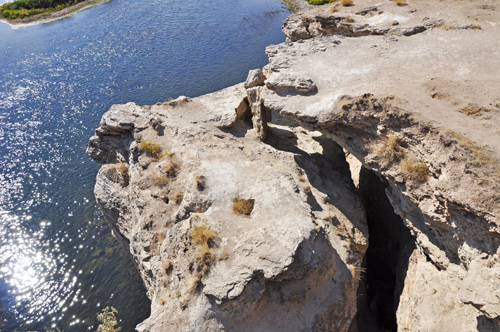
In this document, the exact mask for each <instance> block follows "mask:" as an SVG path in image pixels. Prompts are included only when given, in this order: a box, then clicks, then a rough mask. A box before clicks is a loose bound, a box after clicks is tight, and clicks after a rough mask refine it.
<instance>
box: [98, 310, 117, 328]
mask: <svg viewBox="0 0 500 332" xmlns="http://www.w3.org/2000/svg"><path fill="white" fill-rule="evenodd" d="M117 313H118V311H117V310H116V309H115V308H113V307H106V308H105V309H103V310H102V312H101V313H100V314H98V315H97V320H98V321H99V323H101V324H99V326H98V327H97V332H119V331H120V330H121V327H118V326H117V325H118V320H117V318H116V314H117Z"/></svg>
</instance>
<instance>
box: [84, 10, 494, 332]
mask: <svg viewBox="0 0 500 332" xmlns="http://www.w3.org/2000/svg"><path fill="white" fill-rule="evenodd" d="M490 6H492V7H490ZM495 6H496V4H495V3H494V2H493V1H491V0H487V1H486V2H481V3H478V2H476V1H469V2H461V3H460V4H459V5H456V3H452V2H450V1H448V0H444V1H440V2H436V1H426V0H425V1H424V2H419V3H408V4H407V5H404V6H397V5H395V4H394V2H384V3H378V4H376V3H374V2H373V1H365V2H364V3H362V4H360V6H359V7H358V4H357V3H356V4H355V6H352V7H346V8H343V7H342V8H340V9H339V10H338V11H336V12H334V13H330V9H331V8H332V5H331V4H329V5H326V6H324V7H319V8H317V9H315V10H314V11H310V12H306V13H301V14H297V15H292V16H291V17H290V18H289V19H287V21H286V22H285V23H284V26H283V31H284V32H285V34H286V35H287V39H288V42H286V43H283V44H280V45H271V46H269V47H268V48H267V49H266V53H267V55H268V56H269V64H268V65H266V66H265V67H264V68H263V69H262V72H263V73H264V75H265V76H266V77H267V80H266V82H265V86H256V87H253V88H249V89H248V90H245V89H244V87H243V85H238V86H235V87H230V88H228V89H225V90H222V91H220V92H216V93H214V94H210V95H207V96H202V97H199V98H194V99H192V100H189V101H186V102H182V103H178V104H175V105H170V104H168V103H166V104H159V105H154V106H152V107H150V108H148V110H145V109H143V108H141V107H139V106H137V105H135V104H127V105H117V106H114V108H112V110H110V112H109V113H110V114H106V115H105V116H104V117H103V122H102V124H101V127H100V128H99V129H98V130H96V136H94V137H92V138H91V141H90V143H89V148H88V154H89V155H90V156H91V157H93V158H94V159H96V161H98V162H101V163H109V164H107V165H105V166H104V167H103V168H102V169H101V171H100V172H99V175H98V178H97V183H96V188H95V194H96V198H97V201H98V204H99V206H100V207H101V209H102V211H103V213H104V215H105V217H106V219H107V220H108V222H109V223H110V226H111V228H112V230H113V233H114V234H115V236H116V237H117V238H118V239H119V241H120V243H121V244H122V246H123V247H124V248H125V250H127V251H128V252H130V254H131V257H133V259H134V262H135V263H136V265H137V266H138V269H139V271H140V272H141V275H142V277H143V279H144V282H145V285H146V288H147V290H148V295H149V296H150V298H151V299H152V314H151V317H150V318H149V319H148V320H146V321H145V322H144V323H142V324H141V325H140V326H139V327H138V329H139V330H140V331H163V330H168V331H347V330H348V329H349V332H372V331H373V332H380V331H381V330H380V329H379V328H378V326H377V321H376V320H375V319H374V318H373V317H374V316H373V315H374V314H376V312H377V311H380V310H385V309H386V308H382V307H380V306H377V304H380V303H383V302H380V301H375V300H373V301H371V302H370V301H368V300H367V299H366V296H365V295H363V293H365V294H366V292H367V291H370V289H372V290H373V289H374V288H377V287H379V285H374V284H371V285H370V284H368V283H366V282H365V281H364V280H363V281H362V282H361V288H360V289H359V290H358V293H359V298H358V299H356V290H357V288H358V280H359V277H360V273H361V271H362V269H361V265H362V263H361V262H362V260H363V257H364V253H365V250H366V247H367V236H368V235H367V226H366V224H365V222H364V220H365V216H364V212H363V207H362V206H361V203H360V200H359V197H358V196H357V194H356V191H355V189H354V187H353V183H352V181H351V180H350V179H349V170H348V168H347V164H346V162H345V159H344V157H343V151H342V149H341V148H340V147H339V145H340V146H342V147H343V148H344V149H345V150H347V151H349V152H350V156H349V158H350V159H352V158H353V157H355V158H356V159H358V160H359V161H360V162H361V164H362V165H363V168H361V169H362V170H364V171H366V169H369V170H372V171H373V172H375V173H376V175H377V176H378V177H380V178H382V179H384V180H385V181H386V182H384V183H385V187H383V188H382V192H384V191H385V196H387V205H388V206H392V208H393V211H392V212H393V213H392V214H394V212H395V213H396V214H397V215H398V216H399V217H400V219H401V220H400V221H399V222H400V224H401V225H403V223H404V226H405V227H407V228H408V229H409V230H410V232H411V235H409V237H411V238H412V239H413V238H414V242H415V243H413V242H411V244H412V246H406V244H408V243H406V242H404V241H400V242H398V243H399V244H398V245H401V246H403V245H405V246H404V248H403V249H401V248H394V249H393V250H394V252H395V253H396V256H395V258H394V257H393V259H395V260H396V262H392V265H390V266H397V270H398V271H396V279H397V280H396V281H395V282H396V287H395V288H394V292H393V293H392V294H391V296H394V295H396V296H398V298H397V304H398V306H397V312H396V314H395V316H396V317H395V319H396V318H397V325H398V326H397V330H398V331H464V332H465V331H479V332H486V331H488V332H489V331H500V325H499V322H500V295H499V294H498V290H499V289H500V258H499V254H500V252H499V244H500V217H499V216H500V195H499V194H498V193H499V188H500V180H499V174H500V170H499V168H498V164H499V163H498V160H499V158H500V144H498V142H500V131H499V129H498V128H500V125H499V124H500V52H496V51H495V50H500V39H499V38H498V36H499V35H500V30H499V29H500V25H499V24H500V14H498V11H495V10H494V9H495V8H496V7H495ZM360 7H361V8H362V9H360ZM492 9H493V10H492ZM395 22H397V23H398V24H395ZM351 37H352V38H351ZM291 41H294V42H291ZM271 110H272V111H275V112H277V113H279V114H280V115H282V116H286V117H289V118H292V119H295V120H297V121H299V122H300V124H301V125H302V126H303V128H300V127H298V128H293V129H292V128H287V127H280V126H275V125H269V127H268V126H267V123H268V122H269V120H270V115H271V113H270V111H271ZM250 117H251V118H252V123H253V128H252V127H250V125H249V122H248V121H249V119H250ZM221 128H223V129H221ZM304 128H305V129H304ZM316 130H317V131H316ZM318 131H319V132H321V133H319V132H318ZM145 139H152V140H155V141H157V142H159V143H160V145H161V146H162V147H164V148H165V149H168V151H169V155H168V156H165V155H164V156H162V157H160V158H159V159H158V160H155V159H153V158H151V157H147V156H146V155H145V154H144V153H143V152H142V151H140V149H139V147H138V142H140V141H141V140H145ZM264 139H265V141H264ZM384 142H385V143H384ZM390 142H392V143H390ZM337 143H338V144H337ZM382 143H384V144H386V145H385V146H382V145H380V146H381V147H382V148H380V149H378V150H377V149H376V148H375V147H376V146H377V145H378V144H382ZM391 144H392V145H391ZM389 152H390V153H389ZM351 164H352V165H354V164H355V162H352V163H351ZM172 165H174V166H173V168H174V171H172ZM123 167H125V168H126V170H124V169H123ZM357 167H358V168H357V169H359V165H358V166H357ZM354 170H355V167H354V166H353V168H352V171H353V173H354ZM415 172H417V177H415ZM419 172H420V174H418V173H419ZM358 174H359V172H358ZM419 176H421V178H418V177H419ZM165 177H166V180H165ZM374 177H376V176H375V175H374ZM353 178H354V179H355V180H358V177H356V176H353ZM359 181H360V187H361V186H362V184H363V183H362V181H363V180H362V179H361V177H360V178H359ZM379 194H380V193H377V195H379ZM380 196H384V195H380ZM237 197H240V198H245V199H251V200H253V201H252V202H253V203H252V204H254V205H253V211H252V212H251V214H250V215H249V216H244V215H236V214H234V213H233V212H232V200H233V199H235V198H237ZM367 206H368V205H367ZM396 217H397V216H396ZM384 222H386V223H389V222H388V221H384ZM200 224H206V225H207V226H209V227H210V228H211V229H213V230H216V231H217V232H218V233H217V239H216V241H214V243H213V244H212V247H211V248H210V249H211V250H212V253H211V255H210V256H209V257H211V258H210V262H209V264H208V270H206V271H205V272H203V274H198V275H197V274H196V273H197V272H196V271H197V270H198V269H199V265H197V264H199V261H200V257H199V252H200V251H199V250H200V249H199V248H197V247H196V243H194V242H193V240H192V239H191V231H192V229H193V227H194V226H196V225H200ZM397 227H400V228H401V229H406V228H405V227H403V226H400V225H393V228H394V229H396V228H397ZM389 229H390V230H391V228H390V227H389ZM406 233H408V232H406ZM393 236H394V234H388V239H389V237H393ZM378 241H381V242H382V244H384V243H383V239H382V240H381V239H378ZM391 243H394V242H393V241H387V246H389V245H391ZM413 248H415V249H413ZM407 249H408V251H409V252H406V250H407ZM410 249H411V250H410ZM408 257H409V259H407V258H408ZM405 259H406V260H405ZM198 273H200V272H198ZM193 280H194V282H193ZM332 281H333V282H332ZM380 288H382V287H380ZM357 300H359V303H360V304H361V305H362V306H363V307H362V308H361V310H360V315H359V317H358V318H357V319H353V317H354V315H355V313H356V310H357V304H356V302H357ZM392 304H393V303H391V305H392ZM386 311H387V310H386ZM389 311H390V310H389ZM360 318H361V319H363V318H366V321H365V322H361V321H360V320H359V319H360ZM363 323H364V324H363Z"/></svg>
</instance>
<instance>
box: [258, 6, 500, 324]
mask: <svg viewBox="0 0 500 332" xmlns="http://www.w3.org/2000/svg"><path fill="white" fill-rule="evenodd" d="M496 6H497V5H496V4H495V3H494V2H491V1H487V2H478V1H469V2H459V3H453V4H452V3H451V2H447V1H443V2H439V3H437V2H419V3H412V2H408V4H407V5H405V6H396V5H395V4H394V3H391V2H386V3H380V4H374V3H370V2H364V3H361V2H355V6H352V7H350V8H347V9H346V8H341V9H340V10H339V11H337V12H333V13H330V12H329V8H331V5H328V6H325V7H324V8H323V9H318V10H316V11H311V12H307V13H303V14H298V15H295V16H292V17H290V18H289V19H288V20H287V21H286V22H285V25H284V28H283V30H284V31H285V34H286V35H287V37H288V39H289V40H290V41H295V42H287V43H284V44H280V45H273V46H270V47H269V48H268V49H267V54H268V56H269V58H270V64H269V65H267V66H266V67H265V68H264V72H266V75H268V77H269V76H270V75H278V74H279V75H292V74H293V75H297V76H307V77H309V78H310V79H311V80H312V81H313V82H314V83H315V84H316V87H317V91H316V92H315V93H312V94H310V95H308V96H307V97H305V96H301V95H300V94H293V93H289V94H283V93H280V92H279V91H276V90H273V89H268V88H264V90H263V91H262V100H263V101H264V106H265V107H267V108H269V109H271V110H273V111H275V112H277V113H279V114H281V115H283V116H287V117H291V118H293V119H295V120H297V121H299V122H300V124H301V125H302V126H304V127H306V128H308V129H310V130H319V131H321V132H322V133H323V134H324V135H325V137H329V138H331V139H332V140H334V141H335V142H337V143H338V144H340V145H341V146H342V147H343V148H345V149H346V150H348V151H349V152H350V153H351V154H352V155H354V156H356V158H357V159H359V160H360V161H361V162H362V164H363V166H364V167H366V168H368V169H371V170H374V171H375V172H376V173H377V174H378V175H379V176H380V177H381V178H383V179H385V180H387V182H388V183H389V187H388V188H387V189H386V194H387V196H388V198H389V200H390V202H391V203H392V205H393V207H394V210H395V212H396V213H397V214H398V215H399V216H401V218H402V219H403V222H404V223H405V225H406V226H407V227H408V228H409V229H410V230H411V232H412V234H413V235H414V236H415V237H416V243H417V247H416V249H415V252H414V253H413V255H412V256H411V259H410V261H409V263H408V271H407V274H406V279H405V283H404V289H403V290H402V294H401V297H400V302H399V303H400V304H399V307H398V310H397V322H398V327H397V328H398V331H476V330H479V331H482V330H481V329H483V330H484V326H493V327H494V328H495V329H498V326H499V325H498V322H500V316H499V315H500V295H499V294H498V290H499V289H500V261H499V251H498V246H499V244H500V234H499V233H500V228H499V226H500V217H499V216H500V195H499V192H500V185H499V184H500V178H499V175H500V169H499V166H498V165H499V161H498V160H499V156H500V144H499V142H500V130H499V128H500V125H499V124H500V103H499V102H500V99H499V98H500V55H499V54H500V53H498V52H491V51H490V50H492V49H494V50H500V39H499V38H498V35H499V34H500V26H499V24H500V15H499V14H498V11H496V10H495V8H496ZM347 17H350V19H348V20H346V18H347ZM346 21H350V22H346ZM480 55H481V56H480ZM276 64H277V65H276ZM486 330H487V329H486ZM486 330H485V331H486ZM492 331H493V330H492Z"/></svg>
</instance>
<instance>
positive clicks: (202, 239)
mask: <svg viewBox="0 0 500 332" xmlns="http://www.w3.org/2000/svg"><path fill="white" fill-rule="evenodd" d="M216 235H217V231H214V230H212V229H210V228H209V227H207V225H206V224H205V223H202V224H199V225H194V226H193V229H192V230H191V240H192V241H193V243H195V244H199V245H204V244H207V245H208V244H209V243H211V242H212V241H213V240H214V239H215V237H216Z"/></svg>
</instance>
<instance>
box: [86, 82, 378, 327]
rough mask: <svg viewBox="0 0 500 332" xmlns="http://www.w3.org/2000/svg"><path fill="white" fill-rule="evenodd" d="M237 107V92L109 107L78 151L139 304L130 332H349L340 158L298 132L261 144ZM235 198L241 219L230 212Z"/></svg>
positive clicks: (354, 276)
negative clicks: (143, 295)
mask: <svg viewBox="0 0 500 332" xmlns="http://www.w3.org/2000/svg"><path fill="white" fill-rule="evenodd" d="M262 88H263V87H254V88H253V89H257V90H258V89H262ZM246 100H247V96H246V93H245V91H244V90H242V89H241V85H238V86H235V87H231V88H228V89H225V90H222V91H219V92H216V93H215V94H212V95H206V96H202V97H199V98H194V99H187V98H185V99H182V100H177V101H172V102H168V103H165V104H157V105H153V106H151V107H148V108H147V109H146V108H143V107H141V106H139V105H136V104H134V103H129V104H126V105H114V106H113V107H112V108H111V109H110V110H109V111H108V112H107V113H106V114H105V115H104V116H103V120H102V122H101V126H100V127H99V129H98V130H97V131H96V133H97V135H96V136H94V137H92V138H91V140H90V143H89V148H88V154H89V155H90V156H91V157H93V158H94V159H95V160H96V161H98V162H100V163H105V164H104V165H103V166H102V168H101V170H100V172H99V174H98V177H97V181H96V186H95V196H96V199H97V202H98V204H99V207H100V208H101V210H102V211H103V214H104V216H105V218H106V220H107V221H108V223H109V224H110V226H111V228H112V230H113V233H114V235H115V236H116V237H117V238H118V240H119V241H120V243H121V244H122V246H123V247H124V249H125V250H126V251H127V252H129V253H130V255H131V257H132V259H133V260H134V262H135V264H136V266H137V267H138V269H139V271H140V273H141V276H142V278H143V280H144V283H145V285H146V289H147V292H148V296H149V298H150V299H151V301H152V308H151V309H152V310H151V317H150V318H148V319H147V320H146V321H145V322H143V323H142V324H140V325H139V326H138V327H137V329H138V330H139V331H238V332H241V331H327V330H332V331H347V329H348V328H349V326H350V325H351V321H352V319H353V317H354V315H355V313H356V310H357V309H356V291H357V285H358V281H359V277H360V272H361V270H360V268H359V266H360V265H361V261H362V259H363V255H364V253H365V251H366V248H367V245H368V241H367V227H366V221H365V214H364V209H363V207H362V205H361V203H360V200H359V198H358V196H357V194H356V190H355V187H354V185H353V183H352V180H351V178H350V173H349V169H348V165H347V163H346V161H345V157H344V153H343V151H342V149H341V148H340V147H339V146H338V145H337V144H336V143H334V142H332V141H330V140H327V139H325V138H324V137H323V136H322V135H321V134H320V133H318V132H309V131H307V130H305V129H303V128H300V127H298V128H293V129H290V128H287V127H280V126H275V125H271V126H270V127H269V128H268V129H269V130H270V131H269V132H268V134H267V139H266V143H263V142H262V140H261V139H263V138H262V137H260V135H261V132H260V129H259V128H252V122H246V121H245V118H246V116H245V115H244V114H240V113H241V112H240V105H241V102H242V101H245V102H248V101H246ZM256 103H259V104H260V99H258V98H257V99H253V98H250V101H249V105H250V106H252V110H251V112H252V113H253V114H254V117H255V116H256V114H255V112H254V110H253V106H254V105H255V104H256ZM247 111H248V110H247ZM245 112H246V111H245ZM247 115H248V114H247ZM261 116H262V114H261ZM264 116H267V115H265V114H264ZM267 121H268V120H266V121H265V123H266V124H267ZM231 123H232V125H231V126H232V127H231V128H228V129H220V127H228V126H230V124H231ZM221 124H225V125H221ZM158 128H160V129H158ZM141 144H142V145H141ZM147 144H149V148H148V147H146V146H147ZM155 144H158V145H159V146H160V147H161V152H158V149H156V152H155V149H154V146H155ZM148 149H149V151H150V153H148ZM238 200H242V202H250V205H251V207H252V208H251V209H250V211H246V210H243V211H244V212H243V213H237V212H235V201H236V202H237V201H238ZM247 207H248V206H247ZM245 211H246V212H245ZM247 212H248V213H247ZM200 229H204V230H205V231H206V232H208V233H205V234H208V235H206V236H208V237H209V240H207V241H206V242H203V241H202V240H200V239H199V237H196V236H195V232H196V231H195V230H198V231H199V230H200ZM210 230H211V231H214V232H213V233H210ZM210 234H211V235H210Z"/></svg>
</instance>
